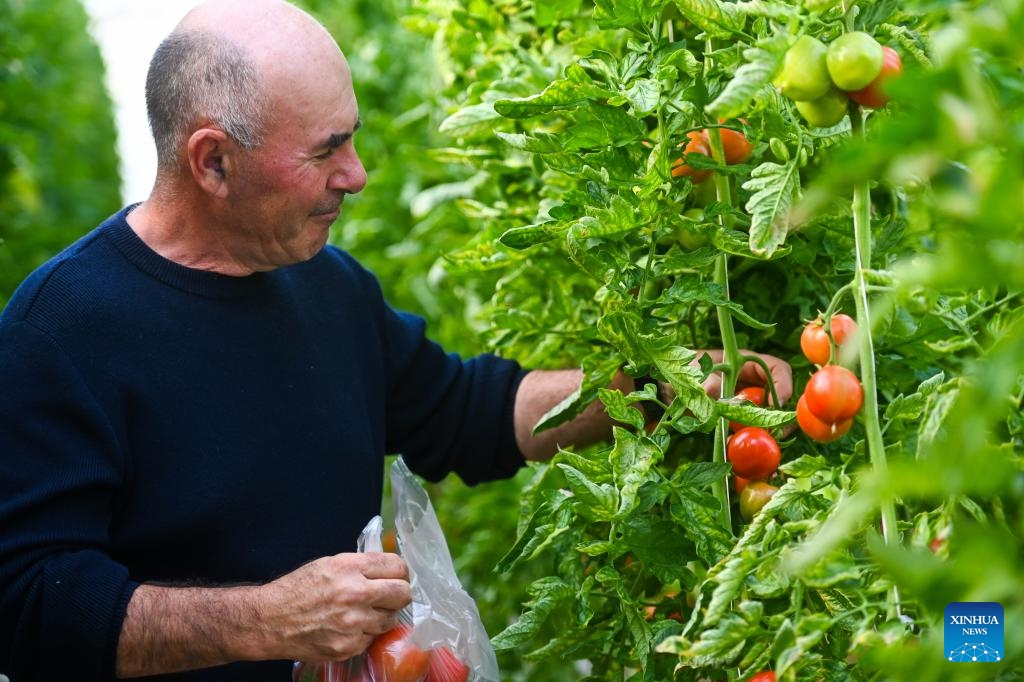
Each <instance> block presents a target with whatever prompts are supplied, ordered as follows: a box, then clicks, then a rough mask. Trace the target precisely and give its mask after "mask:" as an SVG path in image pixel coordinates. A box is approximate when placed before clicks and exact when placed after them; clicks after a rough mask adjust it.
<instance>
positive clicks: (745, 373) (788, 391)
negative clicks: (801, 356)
mask: <svg viewBox="0 0 1024 682" xmlns="http://www.w3.org/2000/svg"><path fill="white" fill-rule="evenodd" d="M740 352H741V353H742V354H743V355H756V356H758V357H759V358H761V359H762V360H763V361H764V364H766V365H767V366H768V369H769V370H770V371H771V380H772V381H773V382H774V383H775V392H776V394H778V396H779V405H785V404H786V401H787V400H789V398H790V396H792V395H793V369H792V368H791V367H790V366H789V363H788V362H786V361H785V360H782V359H780V358H777V357H775V356H774V355H765V354H763V353H751V352H749V351H746V350H743V351H740ZM703 353H707V354H708V355H710V356H711V359H712V361H714V363H715V364H718V363H720V362H722V359H723V357H724V352H723V351H721V350H709V351H703V352H702V353H699V354H698V359H699V355H702V354H703ZM747 386H764V387H765V393H764V395H765V400H766V401H770V400H771V398H770V397H769V396H771V389H769V388H768V374H767V373H766V372H765V371H764V367H762V366H761V364H760V363H757V362H753V361H748V362H746V363H744V365H743V367H741V368H740V373H739V376H738V377H737V378H736V388H737V390H738V389H741V388H746V387H747ZM704 390H705V391H707V393H708V395H709V396H711V397H712V398H715V399H718V398H719V397H721V394H722V373H721V372H713V373H712V374H710V375H709V376H708V378H707V379H705V380H704Z"/></svg>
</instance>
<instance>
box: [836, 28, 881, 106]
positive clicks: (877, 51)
mask: <svg viewBox="0 0 1024 682" xmlns="http://www.w3.org/2000/svg"><path fill="white" fill-rule="evenodd" d="M882 61H883V52H882V46H881V45H879V43H878V41H877V40H875V39H874V38H873V37H872V36H870V35H868V34H867V33H865V32H864V31H851V32H849V33H844V34H843V35H841V36H839V37H838V38H836V39H835V40H833V41H832V42H831V43H829V45H828V50H827V51H826V55H825V62H826V65H827V66H828V75H829V76H830V77H831V78H832V82H833V83H835V84H836V86H837V87H839V89H840V90H846V91H851V90H860V89H861V88H865V87H867V86H868V85H869V84H870V83H871V82H872V81H873V80H875V79H876V78H878V74H880V73H881V72H882Z"/></svg>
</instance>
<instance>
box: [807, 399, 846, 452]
mask: <svg viewBox="0 0 1024 682" xmlns="http://www.w3.org/2000/svg"><path fill="white" fill-rule="evenodd" d="M796 423H797V424H799V425H800V430H801V431H803V432H804V433H805V434H807V437H808V438H810V439H811V440H816V441H818V442H819V443H831V442H832V441H834V440H839V439H840V438H842V437H843V436H845V435H846V432H847V431H849V430H850V427H851V426H853V420H852V419H847V420H846V421H841V422H839V423H838V424H826V423H825V422H823V421H821V420H820V419H818V418H817V417H815V416H814V413H813V412H811V409H810V408H809V407H807V398H806V397H805V396H800V400H798V401H796Z"/></svg>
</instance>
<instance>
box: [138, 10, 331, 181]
mask: <svg viewBox="0 0 1024 682" xmlns="http://www.w3.org/2000/svg"><path fill="white" fill-rule="evenodd" d="M316 67H321V68H323V69H330V70H332V71H333V72H335V73H338V74H339V76H340V77H343V78H349V77H350V76H349V74H348V66H347V64H346V63H345V60H344V57H343V56H342V54H341V51H340V50H339V49H338V46H337V44H336V43H335V41H334V39H333V38H332V37H331V35H330V34H329V33H328V32H327V30H326V29H325V28H324V27H323V26H322V25H321V24H320V23H319V22H318V21H317V20H316V19H314V18H313V17H312V16H310V15H309V14H307V13H306V12H304V11H302V10H300V9H299V8H297V7H295V6H294V5H291V4H289V3H286V2H282V1H281V0H209V1H208V2H205V3H202V4H200V5H198V6H197V7H196V8H194V9H193V10H192V11H190V12H189V13H188V14H187V15H186V16H185V17H184V18H183V19H182V20H181V22H180V23H179V24H178V26H177V27H176V28H175V29H174V31H173V32H172V33H171V34H170V35H169V36H168V37H167V38H166V39H165V40H164V42H163V43H161V45H160V47H159V48H157V51H156V53H155V54H154V56H153V60H152V62H151V63H150V68H149V74H148V76H147V79H146V105H147V109H148V112H149V119H150V126H151V128H152V131H153V137H154V140H155V142H156V147H157V158H158V164H159V166H160V167H161V168H164V169H168V168H173V167H174V166H175V165H176V164H177V163H178V155H179V151H180V149H181V145H182V143H183V142H184V140H185V139H187V137H188V135H189V134H190V132H191V131H192V130H193V129H194V128H195V127H197V126H201V125H210V124H215V125H217V126H219V127H221V128H222V129H223V130H224V131H225V132H226V133H228V134H229V135H230V136H231V137H232V138H234V139H235V141H237V142H238V143H239V144H240V145H241V146H242V147H245V148H254V147H257V146H259V145H260V143H261V141H262V138H263V135H264V132H265V131H266V128H267V126H268V125H270V124H271V118H272V115H273V112H274V111H276V110H277V104H278V103H279V102H280V101H281V99H287V98H288V96H289V92H288V91H289V88H292V87H295V85H296V84H297V83H300V82H301V81H302V79H303V78H308V77H309V74H310V73H311V72H313V71H314V70H315V69H316Z"/></svg>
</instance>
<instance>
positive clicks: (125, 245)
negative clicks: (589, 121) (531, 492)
mask: <svg viewBox="0 0 1024 682" xmlns="http://www.w3.org/2000/svg"><path fill="white" fill-rule="evenodd" d="M146 89H147V104H148V107H149V111H150V120H151V125H152V128H153V133H154V138H155V140H156V144H157V151H158V159H159V161H158V163H159V168H158V174H157V179H156V182H155V185H154V188H153V191H152V193H151V195H150V197H149V198H148V199H147V200H146V201H145V202H143V203H142V204H140V205H137V206H130V207H127V208H125V209H124V210H122V211H120V212H119V213H117V214H116V215H114V216H112V217H111V218H110V219H109V220H107V221H106V222H105V223H104V224H102V225H101V226H99V227H98V228H97V229H96V230H94V231H93V232H92V233H90V234H89V235H87V236H85V237H84V238H83V239H82V240H80V241H79V242H77V243H76V244H74V245H72V246H71V247H69V249H67V250H66V251H65V252H63V253H62V254H60V255H58V256H57V257H56V258H55V259H54V260H53V261H51V262H50V263H48V264H47V265H45V266H44V267H43V268H41V269H40V270H39V271H37V272H36V273H34V274H33V275H32V276H31V277H30V278H29V279H28V280H26V282H25V283H24V284H23V285H22V287H20V288H19V290H18V292H17V293H16V294H15V296H14V297H13V298H12V300H11V302H10V304H9V305H8V307H7V309H6V310H5V311H4V313H3V316H2V318H0V386H3V391H2V392H0V393H2V395H0V453H2V459H0V528H2V529H3V530H2V535H0V671H2V672H4V673H7V674H9V675H10V676H11V679H12V680H13V682H31V681H32V680H58V679H77V680H108V679H113V678H114V677H115V676H116V677H140V676H149V675H166V677H162V678H161V679H180V680H246V681H247V682H253V681H259V680H287V679H289V675H290V669H291V668H290V662H291V661H293V660H296V659H301V660H340V659H345V658H348V657H350V656H353V655H356V654H358V653H360V652H362V651H363V650H364V649H365V648H366V647H367V646H368V644H369V643H370V641H372V639H373V637H374V636H375V635H377V634H379V633H382V632H384V631H386V630H388V629H389V628H391V627H392V626H393V625H394V624H395V614H396V612H397V611H398V610H399V609H401V608H402V607H403V606H405V605H406V604H407V603H408V602H409V599H410V590H409V584H408V580H407V573H406V568H405V565H404V562H403V561H402V560H401V559H400V558H399V557H398V556H396V555H390V554H356V553H352V549H353V548H354V540H355V538H356V537H357V535H358V533H359V530H360V529H361V528H362V526H363V524H365V522H366V521H367V520H368V519H369V518H370V517H371V516H373V515H374V514H376V513H378V511H379V509H380V502H381V488H382V477H383V457H384V454H385V453H389V452H401V453H403V454H404V455H405V458H406V460H407V462H408V463H409V465H410V467H411V468H413V470H414V471H416V472H417V473H420V474H421V475H423V476H426V477H427V478H430V479H434V480H436V479H439V478H441V477H443V476H445V475H447V474H448V473H450V472H455V473H458V474H459V475H460V476H461V477H462V478H463V479H465V480H466V481H467V482H469V483H477V482H480V481H485V480H491V479H495V478H500V477H505V476H509V475H512V474H513V473H514V472H515V471H516V470H517V468H518V467H520V466H522V464H523V461H524V457H525V458H527V459H544V458H547V457H550V456H551V455H552V454H553V453H554V452H555V451H556V449H557V447H558V445H559V444H570V443H572V444H577V445H581V444H586V443H589V442H594V441H595V440H597V439H600V438H604V437H607V435H608V430H609V421H608V419H607V417H606V416H605V415H604V414H603V412H602V410H601V409H600V408H599V406H597V405H595V406H591V407H590V408H588V410H587V411H586V412H585V413H584V414H583V415H582V416H581V417H579V418H577V419H576V420H574V421H572V422H570V423H568V424H566V425H563V426H562V427H560V428H558V429H555V430H552V431H550V432H546V433H543V434H541V435H538V436H533V435H532V434H531V427H532V426H533V424H535V423H536V422H537V420H538V418H539V417H540V416H541V415H542V414H544V413H545V412H546V411H547V410H548V409H549V408H550V407H551V406H552V405H554V404H556V403H557V402H559V401H560V400H561V399H562V398H563V397H564V396H566V395H568V394H569V393H570V392H571V391H572V390H573V389H574V388H575V387H576V386H577V385H578V383H579V380H580V375H579V372H576V371H564V372H525V371H523V370H521V369H520V368H519V366H518V365H516V364H515V363H513V362H509V361H506V360H501V359H499V358H496V357H493V356H489V355H485V356H481V357H478V358H473V359H470V360H467V361H462V360H460V359H459V358H456V357H454V356H450V355H447V354H445V353H444V352H443V351H442V350H441V349H440V348H439V347H437V346H436V345H435V344H433V343H431V342H430V341H428V340H427V339H426V338H425V336H424V329H423V323H422V321H420V320H419V319H417V318H415V317H412V316H409V315H404V314H400V313H397V312H395V311H393V310H392V309H390V308H389V307H388V306H387V305H386V303H385V302H384V300H383V297H382V295H381V291H380V288H379V286H378V284H377V282H376V280H375V279H374V278H373V277H372V275H370V274H369V273H368V272H366V271H365V270H364V269H363V268H361V267H360V266H359V265H358V263H356V262H355V261H354V260H353V259H352V258H351V257H350V256H348V255H347V254H345V253H344V252H342V251H340V250H338V249H335V248H331V247H325V245H326V242H327V238H328V230H329V228H330V225H331V224H332V223H333V222H334V220H335V219H336V218H337V217H338V215H339V213H340V210H341V207H342V204H343V201H344V199H345V196H346V195H348V194H354V193H356V192H359V191H360V190H362V189H363V186H364V185H365V183H366V173H365V171H364V169H363V166H362V164H361V162H360V160H359V157H358V156H357V154H356V151H355V147H354V141H353V138H354V135H355V133H356V130H357V129H358V128H359V126H360V118H359V111H358V107H357V102H356V99H355V95H354V92H353V89H352V82H351V76H350V73H349V69H348V66H347V64H346V62H345V59H344V57H343V56H342V53H341V52H340V51H339V50H338V48H337V45H336V44H335V42H334V40H333V39H332V38H331V36H330V35H329V34H328V33H327V32H326V31H325V30H324V29H323V28H322V27H321V26H320V25H319V24H318V23H317V22H316V21H315V20H313V19H312V18H311V17H310V16H309V15H307V14H305V13H303V12H301V11H300V10H298V9H296V8H295V7H293V6H291V5H288V4H285V3H283V2H280V1H279V0H213V1H212V2H209V3H207V4H204V5H201V6H199V7H197V8H196V9H194V10H193V11H192V12H190V13H189V14H188V15H187V16H186V17H185V18H184V19H183V20H182V22H181V23H180V25H179V26H178V27H177V28H176V29H175V31H174V32H173V33H172V35H171V36H169V37H168V39H167V40H166V41H165V42H164V43H163V44H162V45H161V46H160V48H159V49H158V51H157V53H156V55H155V56H154V58H153V62H152V64H151V67H150V73H149V77H148V79H147V88H146ZM769 360H770V361H772V362H773V363H774V364H773V367H775V368H776V369H777V371H778V375H777V376H775V377H774V379H775V380H776V382H777V385H778V389H779V392H780V394H781V397H782V399H783V400H785V399H786V398H788V395H789V392H790V387H789V381H790V379H789V371H788V367H787V366H786V365H785V363H781V362H778V361H776V360H775V359H772V358H770V359H769ZM773 371H775V370H773ZM761 379H762V380H764V379H765V377H763V376H762V377H761ZM616 386H617V387H618V388H621V389H622V390H625V391H628V390H631V388H632V381H631V380H630V379H629V378H627V377H625V376H624V375H620V376H619V377H618V378H617V379H616ZM483 444H486V446H485V445H483ZM339 552H340V553H339Z"/></svg>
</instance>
